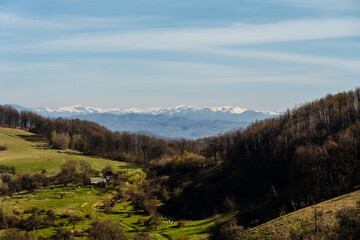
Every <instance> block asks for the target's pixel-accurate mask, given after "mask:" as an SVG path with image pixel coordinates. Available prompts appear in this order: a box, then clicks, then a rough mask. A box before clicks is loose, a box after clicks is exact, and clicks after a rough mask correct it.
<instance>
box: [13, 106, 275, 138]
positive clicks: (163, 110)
mask: <svg viewBox="0 0 360 240" xmlns="http://www.w3.org/2000/svg"><path fill="white" fill-rule="evenodd" d="M11 106H12V107H14V108H15V109H17V110H19V111H22V110H27V111H33V112H36V113H38V114H40V115H43V116H45V117H53V118H57V117H63V118H79V119H83V120H88V121H94V122H97V123H99V124H101V125H104V126H105V127H107V128H109V129H111V130H114V131H128V132H151V133H152V134H157V135H161V136H164V137H169V138H189V139H197V138H202V137H209V136H214V135H217V134H219V133H221V132H226V131H230V130H233V129H236V128H245V127H247V126H248V125H250V124H251V123H252V122H254V121H256V120H262V119H265V118H269V117H275V116H278V115H279V114H280V113H279V112H273V111H258V110H249V109H244V108H240V107H232V106H222V107H202V108H201V107H194V106H188V105H181V106H176V107H168V108H167V107H151V108H145V109H139V108H128V109H120V108H109V109H105V108H95V107H85V106H82V105H74V106H68V107H60V108H26V107H22V106H18V105H11Z"/></svg>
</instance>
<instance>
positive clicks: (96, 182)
mask: <svg viewBox="0 0 360 240" xmlns="http://www.w3.org/2000/svg"><path fill="white" fill-rule="evenodd" d="M105 183H106V179H104V178H90V184H91V185H94V186H104V185H105Z"/></svg>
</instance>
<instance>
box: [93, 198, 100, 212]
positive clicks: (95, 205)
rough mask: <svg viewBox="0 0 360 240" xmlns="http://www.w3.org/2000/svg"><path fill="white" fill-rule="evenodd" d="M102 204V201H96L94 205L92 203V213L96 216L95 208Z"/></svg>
mask: <svg viewBox="0 0 360 240" xmlns="http://www.w3.org/2000/svg"><path fill="white" fill-rule="evenodd" d="M101 202H102V200H100V201H98V202H96V203H94V204H93V205H92V210H93V212H94V213H95V215H97V211H96V210H97V206H98V205H99V204H100V203H101Z"/></svg>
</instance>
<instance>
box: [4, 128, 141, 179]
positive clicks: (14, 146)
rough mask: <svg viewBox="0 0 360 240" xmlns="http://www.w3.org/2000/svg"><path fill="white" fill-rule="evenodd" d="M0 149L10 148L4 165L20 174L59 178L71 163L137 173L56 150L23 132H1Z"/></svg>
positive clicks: (126, 166)
mask: <svg viewBox="0 0 360 240" xmlns="http://www.w3.org/2000/svg"><path fill="white" fill-rule="evenodd" d="M0 145H5V146H6V147H7V148H8V150H6V151H1V152H0V164H3V165H7V166H15V167H16V171H17V172H18V173H23V172H29V173H35V172H41V171H42V170H43V169H46V171H47V172H48V173H49V174H55V173H57V172H58V171H59V170H60V166H61V165H62V164H63V163H64V162H65V161H66V160H69V159H74V160H86V161H88V162H89V163H90V164H91V166H92V167H93V168H94V169H96V170H101V169H103V168H104V167H105V166H106V165H108V164H110V165H111V166H112V167H113V168H118V169H130V170H131V169H135V167H134V166H133V165H131V164H128V163H124V162H116V161H111V160H106V159H102V158H94V157H88V156H84V155H82V154H81V153H79V152H76V151H71V150H66V151H59V150H56V149H52V148H50V147H49V145H48V143H47V141H46V140H45V139H42V138H40V137H38V136H36V135H35V134H33V133H29V132H27V131H23V130H19V129H12V128H0Z"/></svg>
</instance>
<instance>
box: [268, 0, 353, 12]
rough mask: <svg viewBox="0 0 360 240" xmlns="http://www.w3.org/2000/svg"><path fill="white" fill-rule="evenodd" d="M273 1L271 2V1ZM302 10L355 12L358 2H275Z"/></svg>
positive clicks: (302, 0)
mask: <svg viewBox="0 0 360 240" xmlns="http://www.w3.org/2000/svg"><path fill="white" fill-rule="evenodd" d="M272 1H273V0H272ZM276 1H278V2H282V3H286V4H289V5H294V6H297V7H303V8H316V9H325V10H335V11H341V10H353V11H355V10H357V9H360V3H359V1H358V0H276Z"/></svg>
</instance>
